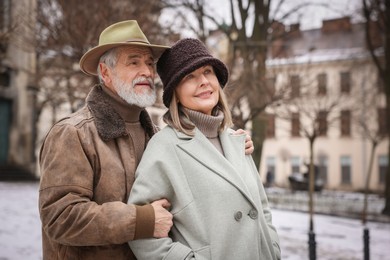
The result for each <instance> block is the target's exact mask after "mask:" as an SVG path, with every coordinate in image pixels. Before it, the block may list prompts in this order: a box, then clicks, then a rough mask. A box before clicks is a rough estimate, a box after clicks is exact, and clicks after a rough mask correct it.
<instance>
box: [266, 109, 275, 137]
mask: <svg viewBox="0 0 390 260" xmlns="http://www.w3.org/2000/svg"><path fill="white" fill-rule="evenodd" d="M266 134H267V138H273V137H275V115H273V114H267V131H266Z"/></svg>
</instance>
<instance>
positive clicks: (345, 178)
mask: <svg viewBox="0 0 390 260" xmlns="http://www.w3.org/2000/svg"><path fill="white" fill-rule="evenodd" d="M340 164H341V184H351V157H350V156H341V158H340Z"/></svg>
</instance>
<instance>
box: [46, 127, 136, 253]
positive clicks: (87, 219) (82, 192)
mask: <svg viewBox="0 0 390 260" xmlns="http://www.w3.org/2000/svg"><path fill="white" fill-rule="evenodd" d="M81 140H82V137H80V133H79V132H78V130H77V129H76V128H75V127H74V126H72V125H62V126H58V125H57V126H54V127H53V128H52V129H51V131H50V132H49V134H48V136H47V138H46V140H45V142H44V144H43V146H42V149H41V154H40V168H41V184H40V190H39V211H40V217H41V221H42V228H43V231H44V232H46V234H47V235H48V236H49V237H50V238H51V239H52V240H54V241H56V242H58V243H61V244H64V245H70V246H98V245H107V244H122V243H126V242H127V241H128V240H131V239H133V237H134V233H135V232H134V230H135V218H136V209H135V206H134V205H127V204H126V203H124V202H122V201H112V202H107V203H103V204H101V205H98V204H97V203H96V202H95V201H93V197H94V193H93V181H94V170H93V166H92V164H91V161H90V158H88V156H87V155H86V153H85V150H84V147H83V146H82V142H81Z"/></svg>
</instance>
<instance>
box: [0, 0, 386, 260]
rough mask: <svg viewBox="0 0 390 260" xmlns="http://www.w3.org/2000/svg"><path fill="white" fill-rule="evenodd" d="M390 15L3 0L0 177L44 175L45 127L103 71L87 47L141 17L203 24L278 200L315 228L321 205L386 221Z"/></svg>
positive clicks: (223, 3) (369, 4)
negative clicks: (90, 68)
mask: <svg viewBox="0 0 390 260" xmlns="http://www.w3.org/2000/svg"><path fill="white" fill-rule="evenodd" d="M389 17H390V3H389V1H386V0H311V1H305V0H294V1H285V0H272V1H270V0H213V1H206V0H148V1H145V0H115V1H106V0H103V1H93V0H83V1H76V0H18V1H16V0H1V1H0V180H1V181H2V182H9V181H30V180H32V181H39V176H40V173H39V169H38V166H37V158H38V156H39V149H40V146H41V144H42V140H43V138H44V137H45V134H46V133H47V131H48V130H49V129H50V127H51V125H52V124H53V123H55V122H56V121H58V120H59V119H61V118H62V117H63V116H65V115H67V114H69V113H72V112H74V111H76V110H77V109H78V108H80V107H81V106H83V105H84V99H85V97H86V94H87V93H88V92H89V90H90V88H91V87H92V86H93V85H94V84H95V83H97V80H96V79H95V78H92V77H88V76H86V75H84V74H83V73H82V72H81V71H80V69H79V66H78V62H79V59H80V58H81V56H82V55H83V54H84V53H85V52H86V51H87V50H88V49H90V48H92V47H94V46H96V45H97V43H98V37H99V34H100V32H101V31H102V30H103V29H104V28H105V27H107V26H109V25H110V24H112V23H115V22H118V21H122V20H127V19H136V20H138V23H139V24H140V26H141V28H142V30H143V31H144V32H145V34H146V35H147V37H148V39H149V41H150V42H152V43H159V44H166V45H171V44H173V43H174V42H175V41H176V40H178V39H180V38H183V37H195V38H199V39H201V40H202V41H203V42H205V43H206V45H207V47H208V48H209V49H210V50H211V51H212V52H213V54H214V55H216V56H217V57H219V58H220V59H222V60H223V61H224V62H225V63H226V64H227V66H228V67H229V70H230V75H231V76H230V80H229V82H228V85H227V87H226V88H225V90H226V93H227V95H228V98H229V101H230V105H231V111H232V113H233V118H234V124H235V127H236V128H243V129H246V130H248V131H249V132H250V133H251V136H252V139H253V141H254V145H255V152H254V154H253V158H254V159H255V162H256V164H257V166H258V169H259V172H260V175H261V178H262V180H263V182H264V184H265V186H266V189H267V194H268V197H269V200H270V202H271V205H272V206H273V207H274V208H275V209H276V208H277V209H282V210H293V211H300V212H307V213H308V216H309V221H308V230H309V233H310V232H314V230H315V229H314V221H313V216H314V214H316V213H321V214H331V215H336V216H343V217H347V218H353V219H359V220H360V221H361V223H362V225H363V226H365V225H366V222H367V221H376V222H380V223H385V224H388V223H390V217H389V216H390V172H389V171H390V168H389V167H388V166H389V156H390V153H389V150H390V142H389V134H390V125H389V124H388V122H390V118H389V117H390V42H389V39H390V21H389V19H390V18H389ZM156 84H157V86H158V91H159V93H160V96H159V99H158V101H157V102H156V104H155V105H154V106H153V107H151V108H149V109H148V110H149V112H150V113H151V115H152V119H153V121H154V122H155V123H156V124H158V125H160V126H163V123H162V120H161V116H162V115H163V113H164V112H165V108H164V106H163V103H162V100H161V91H162V88H161V83H160V81H159V79H156ZM6 187H7V186H1V188H4V189H6ZM18 187H23V185H21V186H18ZM5 194H6V193H5ZM3 196H6V195H3ZM0 202H1V201H0ZM0 206H1V205H0ZM34 206H35V205H34ZM387 227H388V226H387ZM0 235H1V232H0ZM362 236H363V235H362ZM367 239H368V238H367ZM1 242H2V241H1V237H0V244H1ZM0 259H2V258H1V256H0Z"/></svg>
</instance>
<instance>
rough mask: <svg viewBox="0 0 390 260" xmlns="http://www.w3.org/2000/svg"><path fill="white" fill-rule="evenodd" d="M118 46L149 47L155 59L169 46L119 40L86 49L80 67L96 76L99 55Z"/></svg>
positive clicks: (86, 72)
mask: <svg viewBox="0 0 390 260" xmlns="http://www.w3.org/2000/svg"><path fill="white" fill-rule="evenodd" d="M120 46H141V47H148V48H150V49H151V51H152V54H153V57H154V58H155V59H156V60H157V59H158V58H160V56H161V54H162V53H163V52H164V51H165V50H166V49H169V48H170V47H169V46H163V45H154V44H146V43H143V42H119V43H110V44H105V45H100V46H96V47H94V48H92V49H90V50H89V51H87V52H86V53H85V54H84V55H83V56H82V57H81V59H80V69H81V71H83V72H84V73H85V74H87V75H91V76H97V67H98V64H99V59H100V57H101V56H102V55H103V54H104V53H105V52H106V51H108V50H110V49H112V48H115V47H120Z"/></svg>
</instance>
